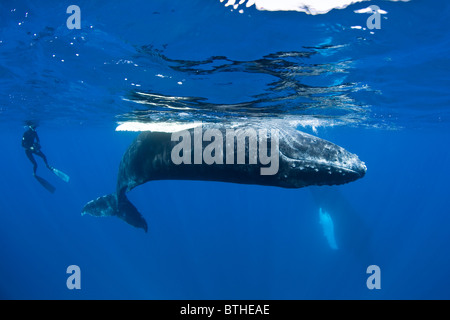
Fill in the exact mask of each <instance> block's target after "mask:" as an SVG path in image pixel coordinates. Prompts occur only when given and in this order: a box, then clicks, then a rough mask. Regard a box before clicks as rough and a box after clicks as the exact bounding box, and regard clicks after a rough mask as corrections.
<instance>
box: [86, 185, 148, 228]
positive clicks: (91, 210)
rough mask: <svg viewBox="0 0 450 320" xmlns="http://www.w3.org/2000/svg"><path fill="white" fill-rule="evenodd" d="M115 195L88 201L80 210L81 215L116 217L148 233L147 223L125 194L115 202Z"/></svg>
mask: <svg viewBox="0 0 450 320" xmlns="http://www.w3.org/2000/svg"><path fill="white" fill-rule="evenodd" d="M117 198H118V197H117V196H116V194H108V195H106V196H103V197H99V198H97V199H95V200H92V201H89V202H88V203H87V204H86V205H85V206H84V208H83V209H82V210H81V215H85V214H90V215H91V216H94V217H108V216H117V217H118V218H120V219H122V220H124V221H125V222H127V223H128V224H130V225H132V226H133V227H136V228H142V229H144V230H145V232H147V231H148V226H147V222H146V221H145V219H144V217H143V216H142V215H141V214H140V213H139V211H138V210H137V209H136V207H135V206H134V205H133V204H132V203H131V202H130V201H129V200H128V198H127V197H126V195H125V194H122V195H120V197H119V200H117Z"/></svg>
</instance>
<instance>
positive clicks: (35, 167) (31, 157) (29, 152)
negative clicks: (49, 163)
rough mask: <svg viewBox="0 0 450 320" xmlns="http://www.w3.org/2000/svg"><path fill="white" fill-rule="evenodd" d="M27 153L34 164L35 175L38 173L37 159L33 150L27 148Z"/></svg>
mask: <svg viewBox="0 0 450 320" xmlns="http://www.w3.org/2000/svg"><path fill="white" fill-rule="evenodd" d="M25 154H26V155H27V157H28V159H29V160H30V161H31V163H32V164H33V175H34V176H35V175H36V170H37V163H36V160H35V159H34V157H33V152H32V151H31V150H29V149H27V150H25Z"/></svg>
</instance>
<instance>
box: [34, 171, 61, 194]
mask: <svg viewBox="0 0 450 320" xmlns="http://www.w3.org/2000/svg"><path fill="white" fill-rule="evenodd" d="M34 177H35V178H36V180H37V181H38V182H39V183H40V184H41V185H42V186H43V187H44V188H45V189H47V191H49V192H50V193H54V192H55V190H56V188H55V187H54V186H52V184H51V183H50V182H48V181H47V180H45V179H44V178H41V177H39V176H37V175H35V176H34Z"/></svg>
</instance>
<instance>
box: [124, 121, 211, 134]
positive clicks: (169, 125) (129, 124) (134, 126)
mask: <svg viewBox="0 0 450 320" xmlns="http://www.w3.org/2000/svg"><path fill="white" fill-rule="evenodd" d="M201 124H202V123H201V122H190V123H180V122H139V121H126V122H121V123H119V125H118V126H117V128H116V131H133V132H141V131H153V132H169V133H170V132H178V131H181V130H187V129H191V128H195V127H197V126H200V125H201Z"/></svg>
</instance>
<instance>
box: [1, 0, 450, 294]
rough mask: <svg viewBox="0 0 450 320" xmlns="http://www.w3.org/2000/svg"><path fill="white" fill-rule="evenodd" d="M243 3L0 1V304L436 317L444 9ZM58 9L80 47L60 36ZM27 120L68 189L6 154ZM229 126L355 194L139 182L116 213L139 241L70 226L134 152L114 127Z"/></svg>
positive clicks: (448, 284)
mask: <svg viewBox="0 0 450 320" xmlns="http://www.w3.org/2000/svg"><path fill="white" fill-rule="evenodd" d="M244 2H245V1H240V2H238V1H236V2H234V1H230V2H227V1H222V2H221V1H219V0H217V1H214V0H193V1H181V0H170V1H169V0H152V1H142V0H128V1H116V0H112V1H82V0H76V1H75V2H68V1H49V0H40V1H25V0H19V1H8V0H2V1H1V2H0V145H1V157H0V172H1V179H0V298H1V299H449V298H450V289H449V288H450V255H449V253H450V251H449V246H450V232H449V229H450V210H449V206H450V197H449V187H448V186H449V184H448V181H449V180H450V169H449V166H448V165H449V162H450V152H449V145H450V144H449V141H450V130H449V123H450V122H449V121H450V117H449V116H450V113H449V111H450V109H449V104H450V96H449V89H450V61H449V56H450V34H449V32H448V31H447V26H448V17H449V16H450V4H449V3H448V2H447V1H444V0H436V1H420V0H411V1H362V2H357V3H353V4H349V3H350V2H351V1H341V2H347V4H348V6H346V7H345V8H341V9H330V10H329V11H328V12H326V13H325V12H321V13H319V12H317V11H318V9H317V8H316V9H314V8H313V7H312V6H311V5H305V6H297V7H296V10H290V11H283V10H268V7H267V3H268V2H270V1H260V2H259V4H258V1H256V3H255V4H253V5H251V6H246V3H244ZM248 2H251V3H253V2H254V1H248ZM291 2H292V1H291ZM294 2H295V1H294ZM298 2H301V1H298ZM304 2H305V3H306V2H311V1H304ZM329 2H330V1H328V3H329ZM331 2H332V1H331ZM336 2H339V1H336ZM278 3H282V1H279V2H278ZM323 3H325V4H326V3H327V1H323ZM70 5H77V6H78V7H79V8H80V9H81V29H69V28H68V26H67V24H66V21H67V20H68V18H69V17H70V16H71V14H70V13H67V12H66V10H67V8H68V7H69V6H70ZM370 5H377V6H378V7H379V8H380V11H378V13H379V15H380V16H379V17H380V29H369V27H368V25H367V20H368V18H369V17H370V16H371V14H373V12H369V11H368V10H362V9H365V8H367V7H369V6H370ZM264 9H266V10H264ZM305 11H306V12H305ZM324 11H327V10H324ZM27 120H32V121H35V122H36V123H39V127H38V128H37V132H38V134H39V137H40V141H41V144H42V151H43V152H44V153H45V154H46V156H47V158H48V161H49V163H50V164H51V165H52V166H54V167H56V168H58V169H60V170H62V171H64V172H65V173H67V174H68V175H70V181H69V183H65V182H64V181H62V180H60V179H58V177H57V176H55V175H53V174H52V173H51V172H50V171H49V170H47V169H46V168H45V165H44V164H43V162H42V161H41V159H40V158H38V157H36V158H37V161H38V164H39V167H38V175H39V176H41V177H43V178H45V179H46V180H48V181H49V182H50V183H51V184H52V185H54V186H55V188H56V191H55V192H54V193H50V192H48V190H46V189H45V188H43V187H42V186H41V185H40V184H39V183H38V181H37V180H36V179H35V178H34V177H33V175H32V165H31V163H30V162H29V160H28V159H27V157H26V156H25V153H24V149H23V148H22V147H21V139H22V134H23V132H24V130H25V129H24V125H25V121H27ZM237 120H239V121H256V122H258V121H267V122H270V121H272V122H273V123H277V124H278V125H279V124H281V123H282V124H283V125H289V126H295V127H297V128H298V129H299V130H301V131H304V132H307V133H310V134H313V135H315V136H318V137H320V138H323V139H326V140H329V141H332V142H333V143H336V144H338V145H340V146H342V147H344V148H346V149H347V150H349V151H350V152H352V153H355V154H357V155H358V156H359V157H360V159H361V160H362V161H364V162H365V163H366V165H367V168H368V170H367V173H366V176H365V177H364V178H362V179H360V180H358V181H355V182H352V183H349V184H346V185H342V186H333V187H307V188H302V189H293V190H291V189H282V188H275V187H262V186H250V185H237V184H229V183H219V182H201V181H153V182H149V183H146V184H144V185H141V186H139V187H138V188H136V189H134V190H132V191H131V192H130V193H129V194H128V197H129V199H130V200H131V201H132V202H133V203H134V204H135V206H136V207H137V208H139V211H140V212H141V213H142V215H143V216H144V217H145V219H146V220H147V222H148V224H149V231H148V233H145V232H143V231H142V230H141V229H135V228H133V227H131V226H130V225H128V224H126V223H124V222H123V221H122V220H120V219H117V218H115V217H108V218H95V217H92V216H81V209H82V208H83V206H84V205H85V204H86V203H87V202H88V201H90V200H92V199H95V198H97V197H99V196H102V195H104V194H108V193H112V192H114V191H115V187H116V183H117V172H118V166H119V163H120V160H121V157H122V155H123V153H124V152H125V150H126V149H127V147H128V146H129V145H130V143H131V142H132V141H133V140H134V138H135V137H136V136H137V135H138V132H130V131H116V128H117V126H118V125H119V124H121V123H124V122H125V123H126V122H130V121H133V122H151V123H171V122H192V121H204V122H219V121H230V122H232V121H237ZM321 209H322V210H324V211H326V212H327V213H328V214H329V215H330V217H331V218H332V220H333V223H334V233H335V237H336V239H335V240H336V246H335V245H330V243H329V242H328V241H327V237H326V236H325V235H324V230H323V228H322V225H321V219H320V217H321V215H320V210H321ZM70 265H77V266H79V267H80V270H81V289H79V290H77V289H74V290H69V289H68V287H67V286H66V281H67V278H68V277H69V274H68V273H66V270H67V267H68V266H70ZM370 265H377V266H379V268H380V270H381V275H380V281H381V288H380V289H372V290H371V289H369V288H368V286H367V282H366V281H367V279H368V277H369V276H370V274H368V273H367V268H368V267H369V266H370Z"/></svg>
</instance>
